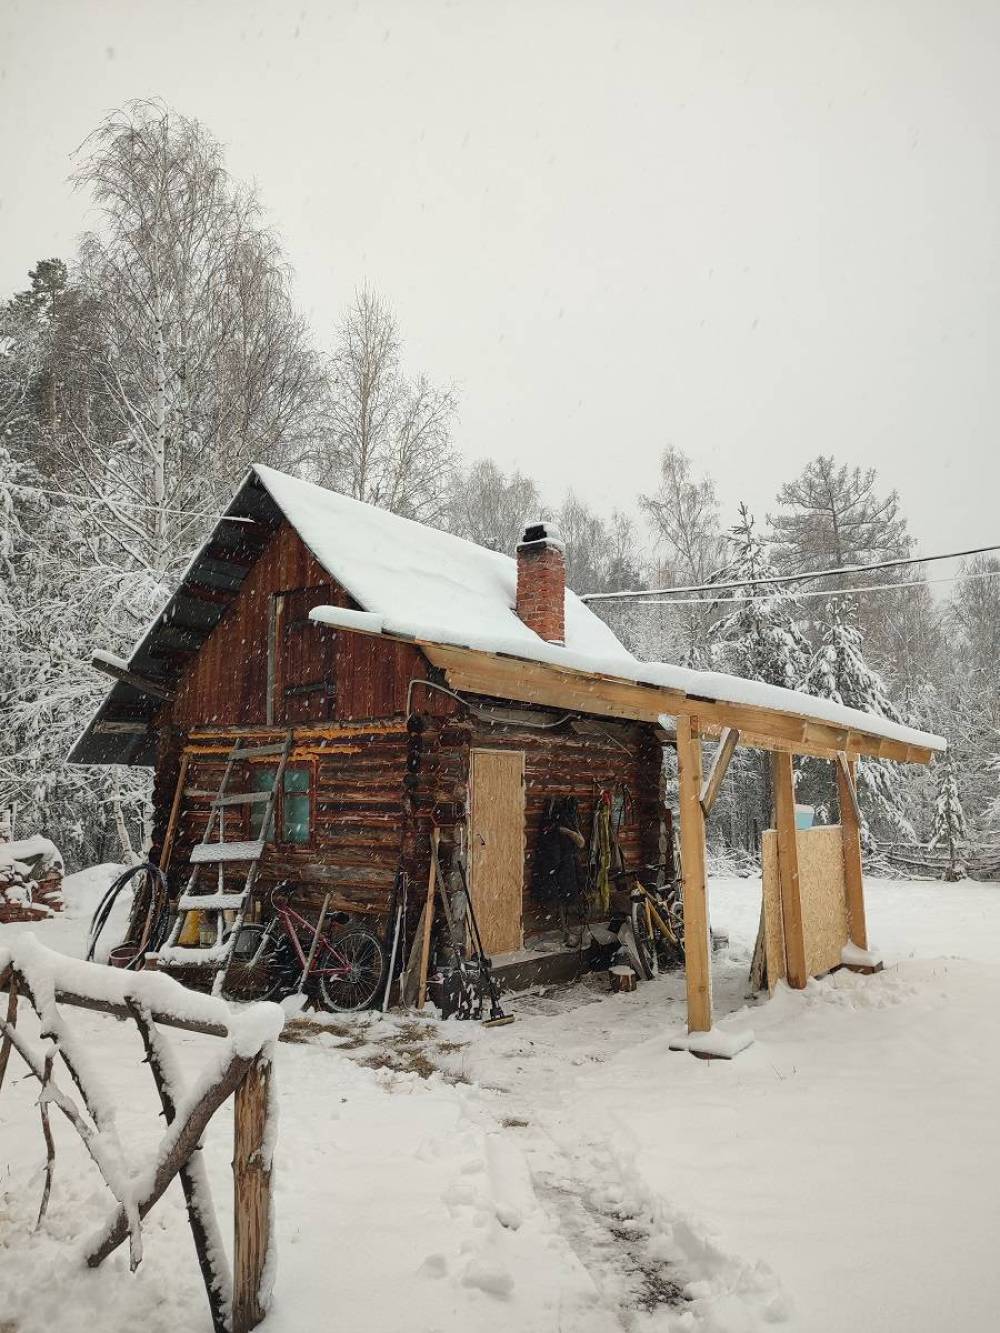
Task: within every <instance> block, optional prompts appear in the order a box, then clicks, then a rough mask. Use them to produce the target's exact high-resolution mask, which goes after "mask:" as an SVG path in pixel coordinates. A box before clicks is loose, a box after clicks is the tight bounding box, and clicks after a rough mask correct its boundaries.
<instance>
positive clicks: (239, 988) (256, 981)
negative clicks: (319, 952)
mask: <svg viewBox="0 0 1000 1333" xmlns="http://www.w3.org/2000/svg"><path fill="white" fill-rule="evenodd" d="M290 961H291V959H290V950H289V948H288V945H287V943H286V942H285V941H284V940H283V939H279V938H276V937H275V936H274V934H272V933H271V932H270V931H269V930H268V929H267V928H266V927H265V926H257V925H247V926H241V927H240V933H239V935H238V936H237V939H236V948H235V949H234V950H233V963H234V964H236V965H237V966H238V968H239V970H238V972H237V973H236V976H235V978H234V980H235V981H236V985H235V986H233V985H229V986H227V988H226V989H227V991H228V992H229V994H230V995H232V996H233V998H234V999H241V1000H242V999H247V1000H279V999H281V998H282V997H283V996H284V995H286V994H287V993H288V991H289V990H290V989H291V985H292V984H294V977H292V976H291V969H290V966H289V964H290Z"/></svg>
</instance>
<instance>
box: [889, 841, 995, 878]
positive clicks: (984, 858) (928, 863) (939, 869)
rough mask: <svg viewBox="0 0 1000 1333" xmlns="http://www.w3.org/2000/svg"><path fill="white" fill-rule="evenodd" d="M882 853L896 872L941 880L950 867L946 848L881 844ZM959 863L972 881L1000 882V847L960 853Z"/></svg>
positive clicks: (900, 843)
mask: <svg viewBox="0 0 1000 1333" xmlns="http://www.w3.org/2000/svg"><path fill="white" fill-rule="evenodd" d="M879 851H880V852H881V853H882V855H883V856H884V857H885V859H886V860H887V861H888V862H889V864H890V865H892V866H894V867H895V868H896V869H897V870H900V871H902V872H903V873H905V874H908V875H913V874H920V875H926V876H927V878H928V879H941V878H942V877H943V875H944V872H945V871H946V870H947V869H948V866H949V865H950V863H951V856H950V853H949V851H948V848H947V847H928V846H925V845H922V844H920V843H904V842H897V843H882V844H880V846H879ZM956 860H958V861H960V862H961V864H962V865H963V866H964V868H965V871H966V873H967V874H968V875H969V876H971V878H973V879H1000V847H980V848H978V849H976V850H971V849H969V850H966V849H960V850H959V851H958V853H957V856H956Z"/></svg>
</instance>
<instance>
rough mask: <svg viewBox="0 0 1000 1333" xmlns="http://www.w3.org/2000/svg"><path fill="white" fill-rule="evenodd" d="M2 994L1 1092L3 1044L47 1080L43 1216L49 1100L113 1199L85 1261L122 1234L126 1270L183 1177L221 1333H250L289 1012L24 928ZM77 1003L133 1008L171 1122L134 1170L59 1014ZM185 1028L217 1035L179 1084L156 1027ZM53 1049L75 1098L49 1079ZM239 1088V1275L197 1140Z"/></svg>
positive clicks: (2, 959) (268, 1257) (258, 1304)
mask: <svg viewBox="0 0 1000 1333" xmlns="http://www.w3.org/2000/svg"><path fill="white" fill-rule="evenodd" d="M3 991H6V993H7V997H8V998H7V1011H6V1018H5V1019H0V1089H2V1088H3V1081H4V1076H5V1074H6V1070H7V1064H8V1061H9V1058H10V1052H11V1050H15V1051H17V1053H18V1055H19V1056H20V1057H21V1059H22V1060H23V1061H24V1062H25V1064H26V1065H27V1066H28V1069H29V1070H30V1071H31V1073H32V1074H33V1075H34V1077H35V1078H37V1079H38V1081H39V1083H40V1084H41V1085H42V1091H41V1094H40V1096H39V1101H38V1105H39V1111H40V1115H41V1126H42V1136H43V1139H44V1142H45V1150H46V1165H45V1179H44V1185H43V1193H42V1200H41V1206H40V1208H39V1214H38V1225H40V1224H41V1221H42V1219H43V1218H44V1216H45V1212H46V1209H47V1207H48V1202H49V1196H50V1193H51V1189H52V1180H53V1176H54V1172H55V1141H54V1139H53V1136H52V1131H51V1127H50V1123H49V1115H50V1108H51V1107H52V1106H54V1107H56V1109H57V1110H58V1111H60V1112H61V1113H62V1114H63V1115H64V1116H65V1117H66V1119H67V1120H68V1121H69V1122H70V1124H72V1125H73V1127H74V1129H76V1131H77V1133H78V1134H79V1135H80V1138H81V1139H82V1140H83V1144H84V1147H85V1148H86V1150H87V1152H88V1153H89V1155H90V1157H91V1159H92V1160H93V1162H94V1164H95V1165H96V1166H97V1169H98V1170H99V1171H100V1173H101V1176H102V1177H103V1179H104V1181H105V1183H106V1184H107V1186H108V1189H109V1190H110V1192H111V1194H112V1196H113V1198H114V1200H115V1207H114V1210H113V1211H112V1212H110V1213H109V1216H108V1217H107V1218H106V1219H105V1221H104V1222H103V1223H102V1225H101V1226H100V1227H99V1228H98V1229H97V1230H96V1231H95V1232H94V1234H93V1235H92V1236H91V1237H90V1238H89V1240H88V1241H87V1242H86V1250H85V1254H86V1262H87V1264H88V1265H89V1266H90V1267H92V1268H96V1267H97V1266H98V1265H100V1264H101V1263H103V1261H104V1260H105V1259H106V1258H107V1257H108V1255H110V1254H111V1253H113V1251H114V1250H116V1249H117V1248H118V1246H119V1245H121V1244H122V1243H123V1242H125V1241H126V1240H127V1241H128V1243H129V1251H130V1260H131V1264H130V1266H131V1268H132V1270H133V1271H134V1270H135V1269H136V1268H137V1267H138V1265H139V1263H140V1262H141V1260H142V1220H143V1218H144V1217H145V1216H146V1215H147V1214H148V1213H149V1211H150V1209H151V1208H152V1207H153V1206H154V1204H156V1203H157V1201H158V1200H159V1199H160V1198H161V1197H162V1195H163V1193H164V1191H165V1190H166V1188H167V1186H168V1185H169V1184H170V1182H171V1181H172V1180H173V1179H174V1177H175V1176H177V1177H179V1179H180V1182H181V1187H182V1189H183V1191H184V1198H185V1202H186V1204H187V1213H188V1221H189V1223H190V1226H191V1232H192V1235H193V1237H194V1243H195V1249H196V1251H197V1255H198V1263H199V1266H200V1268H201V1273H202V1278H203V1280H204V1283H205V1290H206V1292H207V1295H208V1302H209V1307H210V1309H211V1313H212V1323H213V1327H214V1329H215V1333H249V1330H250V1329H253V1328H255V1327H256V1326H257V1324H259V1323H260V1321H261V1320H262V1319H263V1318H264V1315H265V1314H266V1312H267V1308H268V1305H269V1303H270V1284H271V1278H272V1274H273V1271H274V1262H273V1255H272V1245H273V1225H272V1223H273V1217H272V1205H271V1160H272V1156H273V1151H274V1142H275V1137H276V1132H277V1117H276V1103H275V1087H274V1076H273V1070H272V1060H273V1053H274V1049H275V1043H276V1041H277V1038H278V1035H279V1033H280V1032H281V1028H282V1025H283V1022H284V1016H283V1014H282V1012H281V1010H280V1009H279V1008H278V1007H277V1005H273V1004H257V1005H252V1006H250V1007H248V1008H247V1009H244V1010H242V1011H241V1012H239V1013H234V1012H233V1011H232V1010H231V1009H230V1008H229V1006H228V1005H227V1004H226V1003H225V1002H224V1001H223V1000H219V999H215V998H213V997H211V996H207V995H199V994H195V993H194V992H192V991H189V990H186V989H185V988H184V987H183V986H181V985H179V984H178V983H177V982H176V981H174V980H173V979H172V978H171V977H167V976H162V975H158V974H156V973H135V972H117V971H114V970H112V969H110V968H107V967H103V966H100V965H98V964H96V963H83V962H80V961H78V960H76V959H71V958H66V957H65V956H64V955H62V954H58V953H54V952H53V951H52V950H50V949H46V948H45V947H44V946H43V945H42V944H40V943H39V942H38V941H37V940H36V939H35V938H34V936H32V935H25V936H23V937H21V938H20V939H17V940H15V941H14V943H13V944H12V945H11V946H9V947H0V992H3ZM21 996H24V997H25V998H26V999H27V1000H28V1001H29V1003H30V1004H31V1006H32V1008H33V1009H34V1010H35V1013H36V1014H37V1015H38V1019H39V1023H40V1025H41V1032H40V1037H41V1044H40V1045H33V1044H32V1043H31V1042H29V1041H28V1040H26V1039H25V1037H24V1035H23V1034H22V1033H21V1032H19V1031H18V1028H17V1015H18V1002H19V998H20V997H21ZM60 1003H62V1004H71V1005H78V1006H82V1007H85V1008H90V1009H98V1010H100V1011H102V1012H105V1013H111V1014H114V1015H116V1016H117V1017H119V1018H130V1019H132V1020H133V1021H134V1022H135V1024H136V1026H137V1027H138V1029H139V1034H140V1037H141V1039H142V1044H143V1048H144V1050H145V1054H146V1061H147V1063H148V1064H149V1066H150V1069H151V1071H152V1074H153V1080H154V1082H155V1084H156V1091H157V1094H158V1095H159V1098H160V1104H161V1106H162V1108H163V1116H164V1119H165V1120H166V1130H165V1132H164V1133H163V1135H162V1137H161V1139H160V1143H159V1146H158V1149H157V1151H156V1154H155V1156H154V1157H153V1159H152V1161H150V1162H147V1163H145V1164H143V1165H142V1166H140V1167H138V1168H137V1169H135V1170H133V1169H131V1168H130V1166H129V1163H128V1161H127V1158H126V1156H125V1154H124V1152H123V1149H122V1145H121V1143H120V1141H119V1138H118V1134H117V1130H116V1127H115V1117H114V1104H113V1100H112V1099H111V1098H110V1097H109V1096H108V1095H107V1094H106V1092H105V1090H104V1089H103V1087H102V1085H101V1081H100V1079H99V1077H98V1075H97V1072H96V1071H95V1070H94V1068H93V1066H92V1064H91V1061H90V1058H89V1055H88V1053H87V1050H86V1047H85V1045H84V1044H83V1043H81V1042H80V1041H79V1040H78V1038H77V1035H76V1034H75V1033H74V1032H73V1029H72V1027H71V1026H70V1025H69V1024H68V1023H67V1022H66V1019H65V1018H64V1016H63V1014H62V1013H61V1012H60V1009H59V1005H60ZM160 1025H163V1026H183V1027H186V1028H194V1029H196V1030H198V1031H202V1032H208V1033H211V1034H213V1035H218V1036H220V1037H222V1038H223V1039H224V1041H223V1044H222V1045H221V1046H220V1048H219V1050H218V1052H216V1054H215V1058H213V1060H212V1061H211V1062H210V1064H209V1065H208V1066H207V1067H206V1069H205V1070H204V1071H203V1072H202V1074H201V1076H200V1077H199V1078H198V1080H197V1081H196V1082H195V1083H194V1084H193V1085H191V1086H190V1087H186V1086H185V1085H184V1082H183V1080H182V1078H181V1075H180V1072H179V1070H178V1068H177V1066H176V1064H175V1062H174V1058H173V1052H172V1050H171V1049H170V1047H169V1045H168V1044H167V1042H166V1040H165V1038H164V1034H163V1032H162V1031H161V1026H160ZM57 1057H59V1058H60V1059H61V1060H62V1062H63V1064H64V1065H65V1067H66V1070H67V1072H68V1074H69V1076H70V1078H71V1080H72V1082H73V1083H74V1084H75V1086H76V1089H77V1092H78V1093H79V1097H80V1102H81V1103H82V1105H78V1104H77V1102H76V1100H75V1099H74V1098H73V1097H72V1096H70V1094H69V1093H67V1092H65V1091H64V1090H63V1089H62V1088H61V1087H60V1086H59V1084H58V1083H57V1082H56V1080H55V1077H54V1065H55V1061H56V1058H57ZM231 1096H232V1097H234V1098H235V1107H234V1109H235V1114H234V1131H233V1132H234V1151H233V1182H234V1202H233V1218H234V1275H233V1274H231V1273H230V1270H229V1265H228V1261H227V1259H226V1254H225V1249H224V1246H223V1244H222V1238H221V1234H220V1232H219V1227H218V1223H217V1219H216V1215H215V1209H214V1207H213V1204H212V1196H211V1191H210V1189H209V1184H208V1178H207V1174H206V1171H205V1165H204V1162H203V1160H202V1157H201V1140H202V1136H203V1135H204V1133H205V1130H206V1129H207V1127H208V1124H209V1122H210V1120H211V1119H212V1116H213V1115H214V1114H215V1113H216V1111H218V1109H219V1108H220V1107H221V1106H222V1105H223V1104H224V1103H225V1102H226V1101H227V1100H228V1099H229V1097H231Z"/></svg>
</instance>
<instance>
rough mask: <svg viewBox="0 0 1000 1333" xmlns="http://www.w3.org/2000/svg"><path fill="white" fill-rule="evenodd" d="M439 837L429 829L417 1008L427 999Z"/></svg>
mask: <svg viewBox="0 0 1000 1333" xmlns="http://www.w3.org/2000/svg"><path fill="white" fill-rule="evenodd" d="M440 837H441V832H440V830H439V829H432V830H431V868H430V871H429V873H428V875H427V903H426V906H425V907H424V917H423V926H424V929H423V935H422V936H421V940H420V970H419V972H418V974H417V1009H418V1010H422V1009H423V1007H424V1004H425V1003H426V1001H427V964H428V963H429V961H430V956H431V926H432V925H433V924H434V883H435V880H436V878H437V875H436V867H437V848H438V839H439V838H440Z"/></svg>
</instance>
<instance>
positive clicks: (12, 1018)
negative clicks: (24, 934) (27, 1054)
mask: <svg viewBox="0 0 1000 1333" xmlns="http://www.w3.org/2000/svg"><path fill="white" fill-rule="evenodd" d="M5 986H6V988H7V1027H8V1028H10V1029H12V1028H14V1027H16V1025H17V973H16V972H15V971H14V969H13V968H12V967H8V968H7V970H6V971H5V972H4V974H3V976H0V990H3V989H4V987H5ZM9 1059H10V1037H9V1036H7V1034H6V1033H4V1036H3V1040H2V1041H0V1088H2V1087H3V1080H4V1075H5V1074H6V1073H7V1061H8V1060H9Z"/></svg>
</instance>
